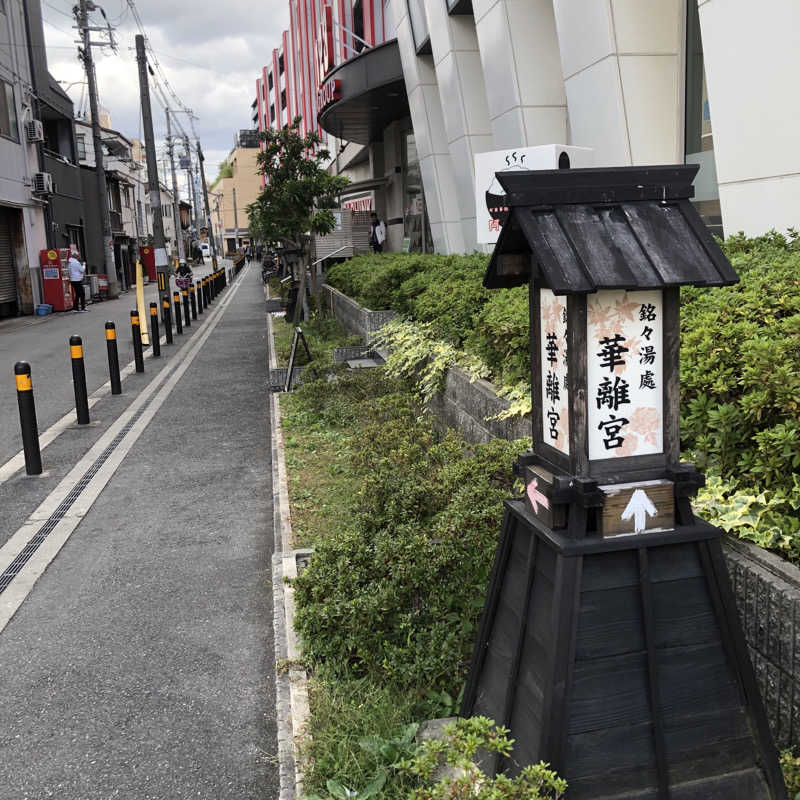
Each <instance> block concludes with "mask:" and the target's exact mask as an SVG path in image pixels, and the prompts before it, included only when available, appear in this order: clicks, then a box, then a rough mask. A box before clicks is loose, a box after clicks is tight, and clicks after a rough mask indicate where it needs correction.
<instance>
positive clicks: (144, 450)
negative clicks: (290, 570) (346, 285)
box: [0, 268, 278, 800]
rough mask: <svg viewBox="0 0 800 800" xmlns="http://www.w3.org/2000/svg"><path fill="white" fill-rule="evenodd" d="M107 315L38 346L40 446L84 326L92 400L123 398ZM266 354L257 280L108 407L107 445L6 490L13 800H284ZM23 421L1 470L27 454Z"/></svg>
mask: <svg viewBox="0 0 800 800" xmlns="http://www.w3.org/2000/svg"><path fill="white" fill-rule="evenodd" d="M116 305H119V306H120V307H121V308H122V309H123V311H124V313H123V314H122V317H123V318H124V317H125V316H127V314H128V311H129V309H128V305H131V302H129V303H127V304H125V303H116ZM110 307H111V304H109V308H110ZM104 314H105V309H103V307H102V306H101V307H99V308H98V307H95V310H94V311H93V312H92V313H91V314H86V315H76V316H75V317H74V320H73V319H72V318H70V319H65V320H64V321H63V322H60V321H56V322H54V323H53V322H51V323H48V324H43V325H41V326H29V327H27V328H25V330H24V334H25V341H26V344H27V345H29V346H30V345H31V343H32V345H33V346H34V348H36V350H35V352H36V353H37V355H38V360H37V358H34V357H33V356H29V360H31V362H32V366H33V370H34V387H35V390H36V399H37V403H39V404H40V408H42V412H41V416H40V430H44V429H45V428H46V427H47V425H48V423H52V422H53V421H54V420H55V419H57V418H58V417H60V416H61V415H63V414H64V413H66V412H67V411H68V410H69V407H70V405H69V397H70V395H71V379H70V374H69V366H68V364H67V365H65V366H62V365H61V364H60V363H59V361H58V359H59V358H60V357H62V356H63V347H62V344H63V342H62V341H61V340H62V339H63V340H64V341H66V338H67V337H68V335H69V334H70V333H72V332H73V328H74V327H75V325H74V324H73V322H74V323H75V324H78V323H79V324H80V326H81V330H80V331H79V332H81V333H83V331H84V328H85V330H86V333H85V334H84V336H85V339H84V340H85V341H86V342H87V371H88V373H89V375H90V383H89V392H90V393H91V392H92V391H93V390H94V389H96V388H97V387H98V386H99V385H100V384H101V383H102V381H103V380H104V378H103V375H104V370H105V351H104V346H103V339H102V326H103V322H104V320H105V316H104ZM95 329H96V330H95ZM15 335H16V333H15V332H7V333H4V337H3V352H4V356H5V360H6V362H8V363H7V366H9V368H10V366H12V365H13V364H11V362H9V361H8V358H9V353H11V351H12V350H13V351H14V352H13V355H11V356H10V357H11V359H12V361H13V359H15V358H20V357H23V355H24V353H22V352H20V351H19V350H18V349H14V348H15V347H17V343H15V342H14V341H13V339H14V337H15ZM119 338H120V343H121V344H122V343H123V342H125V343H126V347H127V342H128V339H129V334H128V333H127V330H126V331H124V333H123V332H122V331H121V333H120V336H119ZM266 348H267V342H266V327H265V317H264V305H263V292H262V287H261V281H260V276H259V274H258V271H257V270H256V269H254V268H250V269H246V270H245V271H243V273H242V274H241V275H240V276H239V277H238V279H237V280H235V281H234V282H232V283H230V284H229V286H228V288H227V289H226V290H225V291H223V292H222V294H220V295H219V296H218V297H217V298H216V300H215V302H214V303H213V304H212V306H211V307H210V308H209V309H208V310H207V312H206V313H205V314H204V315H203V316H202V317H201V318H200V319H199V320H198V321H197V322H195V323H194V324H193V325H192V327H191V328H190V329H188V331H187V332H185V333H184V335H183V336H182V337H178V336H176V340H175V344H174V345H172V346H163V347H162V352H163V354H164V355H163V356H162V358H161V359H148V360H147V361H146V362H145V364H146V371H145V373H144V374H139V375H137V374H132V375H129V376H128V377H127V378H126V379H125V380H124V381H123V394H122V395H120V396H117V397H112V396H110V395H106V396H105V397H102V398H100V399H99V400H98V402H97V403H96V405H95V406H94V407H93V409H92V419H93V421H94V420H96V421H97V425H96V426H93V427H90V428H83V429H81V430H76V429H74V428H69V429H67V430H65V431H64V432H63V433H62V434H61V435H60V436H59V437H58V438H57V439H55V441H53V443H52V444H51V445H50V446H49V447H48V448H47V449H46V450H44V451H43V461H44V468H45V475H43V476H41V477H37V478H30V477H27V476H25V474H24V470H23V471H21V472H17V473H15V474H14V475H12V476H10V477H8V478H7V479H5V480H0V508H2V517H0V671H1V672H2V675H3V691H2V693H1V694H0V718H2V719H3V725H2V727H1V728H0V786H2V787H3V789H2V796H3V798H4V799H5V800H23V799H24V798H31V800H33V799H34V798H35V799H36V800H38V799H39V798H45V797H59V798H62V800H93V799H94V798H98V799H99V798H112V797H136V798H141V800H146V799H149V798H153V799H155V798H171V799H174V800H178V799H179V798H239V799H242V800H243V799H244V798H272V797H277V794H278V791H277V785H278V765H277V744H276V732H275V710H274V709H275V699H274V691H275V689H274V685H275V677H274V664H275V657H274V650H273V640H272V637H273V633H272V589H271V585H270V570H271V556H272V552H273V532H272V489H271V450H270V431H269V414H268V395H267V393H266V391H265V385H266V364H267V350H266ZM129 358H130V353H129V352H123V350H122V348H121V353H120V362H121V364H125V363H127V361H128V359H129ZM64 360H65V361H66V357H64ZM89 362H90V363H89ZM6 383H7V382H6ZM15 405H16V404H15V403H14V406H15ZM3 406H5V407H8V406H9V402H8V399H7V398H6V399H5V402H4V403H3ZM7 410H8V409H7V408H6V412H7ZM6 412H4V413H6ZM11 416H12V415H8V418H4V419H3V424H2V428H3V438H2V448H3V449H2V452H1V453H0V465H2V464H3V463H5V462H6V461H7V459H8V458H9V457H10V456H11V455H13V452H16V449H18V448H19V444H18V442H19V432H18V427H17V425H16V421H15V420H13V419H11V418H10V417H11ZM12 422H13V423H14V424H13V425H12ZM43 532H45V533H46V538H43V540H42V533H43ZM37 535H38V536H39V537H40V540H41V543H40V544H39V546H38V548H37V549H36V550H35V552H34V553H33V554H32V555H31V556H30V558H29V559H28V560H27V562H26V563H25V566H24V567H22V569H21V570H20V571H19V572H18V573H17V574H16V575H15V576H14V577H12V578H11V579H10V580H9V578H8V576H9V575H10V573H11V570H10V569H9V565H10V564H11V563H12V562H13V560H14V559H15V558H16V557H17V555H18V554H19V553H20V552H23V549H24V548H25V546H26V545H27V546H28V547H30V543H31V542H32V541H33V537H34V536H37ZM62 542H63V546H62ZM3 575H5V576H6V578H5V579H4V578H3V577H2V576H3ZM37 578H38V579H37Z"/></svg>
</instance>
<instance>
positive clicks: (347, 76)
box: [318, 39, 409, 144]
mask: <svg viewBox="0 0 800 800" xmlns="http://www.w3.org/2000/svg"><path fill="white" fill-rule="evenodd" d="M332 81H336V82H338V83H337V85H336V94H337V96H338V99H336V100H334V101H333V102H332V103H330V104H329V105H328V106H326V107H325V108H324V109H323V110H322V111H321V112H320V113H319V115H318V119H319V124H320V125H321V126H322V127H323V129H324V130H326V131H327V132H328V133H330V134H331V135H332V136H336V137H338V138H340V139H344V140H346V141H349V142H358V143H360V144H369V143H370V142H374V141H377V140H380V139H381V138H382V137H383V131H384V128H386V127H387V126H388V125H390V124H391V123H392V122H395V121H397V120H400V119H403V118H404V117H407V116H408V115H409V110H408V95H407V94H406V85H405V81H404V80H403V66H402V64H401V63H400V50H399V48H398V46H397V40H396V39H392V40H391V41H388V42H385V43H384V44H381V45H378V46H377V47H372V48H369V49H368V50H364V51H363V52H362V53H359V55H357V56H355V58H351V59H349V60H347V61H345V62H344V63H342V64H340V65H339V66H338V67H336V69H334V70H332V71H331V72H330V73H328V75H327V76H326V78H325V82H324V83H323V87H324V86H325V85H326V84H329V83H330V82H332Z"/></svg>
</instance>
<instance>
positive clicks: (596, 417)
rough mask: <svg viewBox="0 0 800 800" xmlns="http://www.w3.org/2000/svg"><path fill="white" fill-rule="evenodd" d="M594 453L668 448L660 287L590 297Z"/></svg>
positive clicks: (615, 455)
mask: <svg viewBox="0 0 800 800" xmlns="http://www.w3.org/2000/svg"><path fill="white" fill-rule="evenodd" d="M586 305H587V325H586V363H587V379H588V381H587V383H588V394H589V414H588V423H589V458H590V459H592V460H595V459H606V458H619V457H620V456H644V455H648V454H651V453H661V452H663V447H664V445H663V441H662V437H663V429H664V424H663V417H664V413H663V408H662V403H663V393H664V367H663V363H662V351H663V341H664V335H663V315H664V312H663V302H662V296H661V292H660V291H642V292H626V291H612V290H606V291H599V292H596V293H595V294H591V295H589V296H588V298H587V301H586Z"/></svg>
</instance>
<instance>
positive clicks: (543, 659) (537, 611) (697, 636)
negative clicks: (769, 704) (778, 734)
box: [462, 500, 786, 800]
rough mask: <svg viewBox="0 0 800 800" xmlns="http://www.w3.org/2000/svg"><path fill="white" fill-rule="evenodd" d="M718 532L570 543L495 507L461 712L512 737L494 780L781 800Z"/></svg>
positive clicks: (623, 799)
mask: <svg viewBox="0 0 800 800" xmlns="http://www.w3.org/2000/svg"><path fill="white" fill-rule="evenodd" d="M720 534H721V531H719V530H718V529H717V528H714V527H712V526H710V525H708V524H706V523H703V522H701V521H695V522H694V523H693V524H690V525H679V526H677V527H676V528H675V529H674V530H671V531H666V532H654V533H644V534H640V535H638V536H623V537H616V538H601V537H586V538H582V539H574V538H573V539H570V538H567V537H566V536H563V535H562V534H560V533H559V532H556V531H553V530H551V529H549V528H547V527H545V525H544V524H543V523H542V522H541V521H540V520H539V519H537V518H536V516H535V515H534V514H533V513H532V511H531V510H530V508H529V507H526V504H525V503H524V502H523V501H519V500H511V501H508V502H507V503H506V513H505V519H504V523H503V532H502V536H501V539H500V543H499V545H498V549H497V553H496V556H495V563H494V568H493V571H492V578H491V582H490V585H489V591H488V594H487V599H486V605H485V608H484V612H483V619H482V621H481V626H480V630H479V634H478V640H477V643H476V647H475V651H474V654H473V658H472V666H471V671H470V675H469V679H468V682H467V687H466V691H465V696H464V703H463V707H462V714H463V715H464V716H471V715H478V714H482V715H485V716H487V717H491V718H492V719H494V720H495V721H496V722H498V723H503V724H506V725H507V726H508V727H509V728H510V729H511V736H512V737H513V739H514V740H515V745H514V751H513V754H512V759H508V760H507V759H499V760H497V761H496V762H495V763H494V764H492V765H490V766H491V768H492V769H493V770H494V771H495V772H497V771H504V772H507V773H508V774H517V773H518V772H519V771H520V769H521V768H522V767H524V766H526V765H528V764H533V763H536V762H538V761H542V760H543V761H546V762H549V763H550V764H551V765H552V767H553V768H554V769H556V770H557V771H558V773H559V774H560V775H561V776H562V777H563V778H565V779H566V780H567V782H568V784H569V789H568V792H567V796H568V797H569V799H570V800H581V799H582V798H591V800H601V798H603V799H606V800H611V798H613V799H614V800H634V798H635V799H636V800H649V799H650V798H654V799H655V798H658V800H664V799H665V798H671V799H672V800H679V799H680V800H709V799H711V798H719V800H722V799H723V798H724V800H762V798H763V800H767V799H768V800H779V799H780V800H782V799H783V798H785V797H786V790H785V788H784V784H783V778H782V776H781V771H780V767H779V764H778V756H777V751H776V750H775V746H774V745H773V743H772V738H771V735H770V732H769V728H768V725H767V720H766V716H765V714H764V709H763V706H762V703H761V698H760V696H759V693H758V688H757V686H756V682H755V677H754V674H753V669H752V666H751V664H750V659H749V656H748V653H747V647H746V644H745V641H744V637H743V635H742V631H741V626H740V623H739V618H738V615H737V612H736V606H735V602H734V598H733V594H732V592H731V588H730V585H729V582H728V575H727V571H726V568H725V563H724V560H723V556H722V550H721V546H720V541H719V537H720Z"/></svg>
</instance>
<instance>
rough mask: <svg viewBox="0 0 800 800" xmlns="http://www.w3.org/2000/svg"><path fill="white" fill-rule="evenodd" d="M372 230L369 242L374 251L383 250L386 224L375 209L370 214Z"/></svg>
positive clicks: (380, 251)
mask: <svg viewBox="0 0 800 800" xmlns="http://www.w3.org/2000/svg"><path fill="white" fill-rule="evenodd" d="M369 217H370V222H371V223H372V231H371V232H370V236H369V243H370V244H371V245H372V252H373V253H382V252H383V243H384V242H385V241H386V225H385V223H384V221H383V220H382V219H379V218H378V215H377V214H376V213H375V212H374V211H373V212H372V213H371V214H370V215H369Z"/></svg>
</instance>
